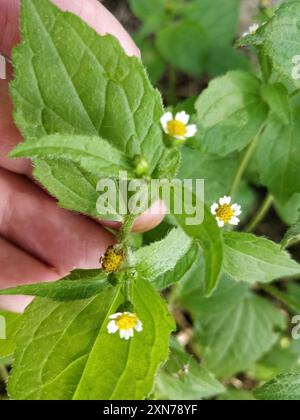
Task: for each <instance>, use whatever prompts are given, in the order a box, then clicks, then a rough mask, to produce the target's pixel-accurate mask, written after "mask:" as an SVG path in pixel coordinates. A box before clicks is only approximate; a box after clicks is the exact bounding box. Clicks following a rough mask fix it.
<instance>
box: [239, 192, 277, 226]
mask: <svg viewBox="0 0 300 420" xmlns="http://www.w3.org/2000/svg"><path fill="white" fill-rule="evenodd" d="M273 202H274V198H273V196H272V195H271V194H268V195H267V196H266V198H265V200H264V201H263V203H262V205H261V207H260V209H259V211H258V212H257V213H256V215H255V216H254V218H253V220H251V222H250V223H249V225H248V226H247V227H246V229H245V231H246V232H253V231H254V230H255V229H256V228H257V226H258V225H259V224H260V222H261V221H262V220H263V219H264V218H265V216H266V215H267V213H268V212H269V210H270V208H271V207H272V204H273Z"/></svg>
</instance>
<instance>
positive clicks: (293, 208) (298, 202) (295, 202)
mask: <svg viewBox="0 0 300 420" xmlns="http://www.w3.org/2000/svg"><path fill="white" fill-rule="evenodd" d="M274 206H275V209H276V211H277V214H278V216H279V217H280V218H281V220H282V221H283V222H284V223H285V224H286V225H289V226H292V225H294V224H295V223H297V220H298V218H299V211H300V194H294V195H293V196H292V197H291V198H290V199H289V200H288V201H286V202H284V203H280V202H279V201H278V200H275V202H274Z"/></svg>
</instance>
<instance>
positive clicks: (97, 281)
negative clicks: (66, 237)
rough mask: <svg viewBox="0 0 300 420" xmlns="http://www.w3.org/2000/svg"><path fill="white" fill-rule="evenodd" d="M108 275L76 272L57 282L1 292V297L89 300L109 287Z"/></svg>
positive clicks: (18, 287) (30, 285) (88, 271)
mask: <svg viewBox="0 0 300 420" xmlns="http://www.w3.org/2000/svg"><path fill="white" fill-rule="evenodd" d="M108 285H109V283H108V282H107V274H105V273H103V272H102V271H101V270H100V269H99V270H75V271H73V272H72V273H71V274H70V275H69V276H67V277H65V278H64V279H62V280H58V281H55V282H45V283H34V284H27V285H23V286H17V287H13V288H9V289H2V290H0V295H28V296H40V297H45V298H49V299H53V300H57V301H68V300H80V299H88V298H90V297H92V296H95V295H97V294H99V293H101V292H102V290H103V289H105V288H106V287H108Z"/></svg>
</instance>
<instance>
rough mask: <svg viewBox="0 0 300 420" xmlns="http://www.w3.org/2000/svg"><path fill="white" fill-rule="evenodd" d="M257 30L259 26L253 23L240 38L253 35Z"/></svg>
mask: <svg viewBox="0 0 300 420" xmlns="http://www.w3.org/2000/svg"><path fill="white" fill-rule="evenodd" d="M258 29H259V24H258V23H254V24H253V25H251V26H250V27H249V29H248V31H247V32H245V33H244V34H243V35H242V36H243V37H244V36H248V35H255V34H256V32H257V30H258Z"/></svg>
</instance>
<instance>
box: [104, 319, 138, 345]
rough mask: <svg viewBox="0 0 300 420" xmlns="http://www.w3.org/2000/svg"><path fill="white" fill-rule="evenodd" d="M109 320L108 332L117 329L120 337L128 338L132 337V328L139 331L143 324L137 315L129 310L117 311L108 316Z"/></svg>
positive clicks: (113, 331)
mask: <svg viewBox="0 0 300 420" xmlns="http://www.w3.org/2000/svg"><path fill="white" fill-rule="evenodd" d="M109 319H111V321H110V322H109V323H108V325H107V330H108V332H109V334H114V333H116V332H117V331H118V330H119V334H120V338H124V340H129V338H131V337H133V334H134V330H135V331H137V332H141V331H142V330H143V324H142V323H141V321H140V320H139V319H138V317H137V316H136V315H135V314H133V313H131V312H117V313H116V314H113V315H111V316H110V317H109Z"/></svg>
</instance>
